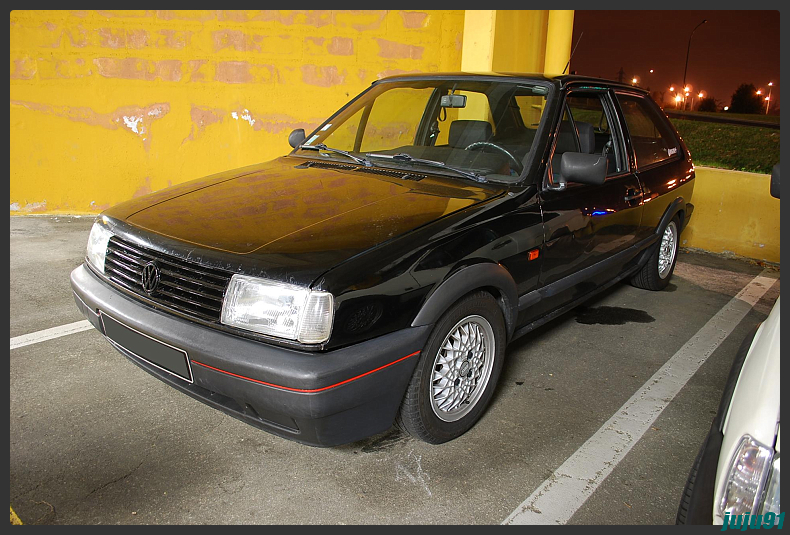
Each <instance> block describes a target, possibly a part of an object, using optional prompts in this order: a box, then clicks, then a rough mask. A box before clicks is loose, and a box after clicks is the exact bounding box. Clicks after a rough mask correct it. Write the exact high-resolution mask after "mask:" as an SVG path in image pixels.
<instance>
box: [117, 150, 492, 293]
mask: <svg viewBox="0 0 790 535" xmlns="http://www.w3.org/2000/svg"><path fill="white" fill-rule="evenodd" d="M341 162H342V161H340V160H334V161H333V162H332V164H330V165H338V164H339V165H338V167H334V168H328V167H326V165H327V164H328V163H329V162H319V160H318V159H316V160H305V159H303V158H298V157H283V158H279V159H277V160H274V161H272V162H268V163H265V164H261V165H257V166H252V167H247V168H244V169H240V170H236V171H235V172H226V173H222V174H219V175H214V176H211V177H208V178H205V179H199V180H196V181H192V182H189V183H185V184H181V185H179V186H175V187H172V188H167V189H164V190H161V191H159V192H156V193H154V194H151V195H147V196H145V197H140V198H137V199H133V200H131V201H128V202H126V203H122V204H120V205H117V206H116V207H113V208H112V209H110V210H108V211H107V212H105V215H108V216H111V217H113V218H115V219H118V220H121V221H125V222H126V223H128V224H130V225H132V226H133V227H136V228H139V229H144V230H146V231H149V232H152V233H155V234H157V235H160V236H164V237H166V238H169V239H171V240H172V242H173V243H174V242H178V243H183V244H184V245H185V247H172V243H171V249H172V250H171V251H169V252H171V253H172V254H177V255H178V254H179V252H182V253H183V252H185V251H186V254H189V255H190V257H191V258H195V257H196V255H195V251H194V250H193V249H194V247H193V246H196V247H197V248H200V249H206V250H209V254H208V257H211V258H215V259H216V258H222V265H223V267H226V268H228V267H230V268H233V266H234V265H236V264H238V265H246V266H248V267H249V266H250V265H253V264H254V265H260V266H262V267H263V268H264V269H265V268H266V267H267V266H268V267H271V268H274V267H275V266H277V271H279V273H280V276H276V277H275V278H286V275H285V274H286V272H288V273H289V274H288V276H287V278H288V280H294V277H293V276H294V275H295V272H296V271H306V273H304V275H305V277H307V278H309V277H313V276H317V275H319V274H320V273H321V272H323V271H325V270H326V269H329V268H331V267H333V266H334V265H336V264H338V263H340V262H342V261H344V260H346V259H347V258H349V257H351V256H353V255H356V254H358V253H360V252H362V251H365V250H367V249H370V248H372V247H376V246H377V245H379V244H381V243H382V242H385V241H388V240H390V239H392V238H395V237H397V236H401V235H403V234H406V233H408V232H409V231H411V230H413V229H415V228H417V227H420V226H423V225H425V224H427V223H430V222H432V221H435V220H437V219H439V218H441V217H443V216H445V215H447V214H450V213H453V212H456V211H458V210H462V209H464V208H467V207H469V206H472V205H474V204H476V203H479V202H482V201H484V200H486V199H489V198H491V197H493V196H497V195H499V194H501V193H502V189H501V188H497V187H489V186H488V185H478V184H475V183H472V182H470V181H467V180H463V179H454V178H448V177H443V176H437V175H425V178H423V179H422V180H413V179H403V178H399V177H396V176H387V175H386V174H382V173H391V171H385V170H383V169H381V168H358V167H357V166H355V165H347V164H346V163H345V162H342V163H341ZM407 172H408V171H407ZM415 172H416V171H415ZM400 173H402V171H400V172H397V171H396V174H400ZM179 256H180V255H179ZM242 257H246V258H242ZM267 259H268V260H270V261H269V262H267ZM297 268H298V269H297ZM234 270H237V269H234ZM238 270H239V271H245V272H249V271H250V270H249V269H241V268H238ZM296 278H298V279H302V280H305V279H304V277H296Z"/></svg>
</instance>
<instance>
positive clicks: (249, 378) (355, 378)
mask: <svg viewBox="0 0 790 535" xmlns="http://www.w3.org/2000/svg"><path fill="white" fill-rule="evenodd" d="M419 353H420V352H419V351H415V352H414V353H411V354H410V355H406V356H405V357H401V358H399V359H398V360H393V361H392V362H390V363H389V364H385V365H384V366H379V367H378V368H376V369H375V370H370V371H369V372H365V373H361V374H359V375H357V376H356V377H352V378H350V379H346V380H345V381H340V382H339V383H335V384H333V385H329V386H325V387H322V388H313V389H304V388H291V387H289V386H282V385H276V384H274V383H267V382H266V381H259V380H258V379H252V378H251V377H245V376H243V375H238V374H236V373H232V372H229V371H225V370H221V369H219V368H215V367H214V366H209V365H208V364H203V363H202V362H198V361H196V360H192V359H190V362H192V363H193V364H197V365H198V366H203V367H204V368H208V369H210V370H214V371H217V372H220V373H224V374H225V375H232V376H233V377H238V378H239V379H244V380H245V381H252V382H253V383H258V384H261V385H266V386H271V387H274V388H279V389H280V390H288V391H290V392H302V393H308V394H310V393H313V392H323V391H324V390H329V389H330V388H335V387H336V386H340V385H344V384H346V383H350V382H351V381H356V380H357V379H359V378H360V377H365V376H366V375H370V374H371V373H375V372H377V371H379V370H383V369H384V368H387V367H389V366H392V365H393V364H397V363H399V362H400V361H402V360H406V359H407V358H410V357H413V356H414V355H419Z"/></svg>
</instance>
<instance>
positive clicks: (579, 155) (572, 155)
mask: <svg viewBox="0 0 790 535" xmlns="http://www.w3.org/2000/svg"><path fill="white" fill-rule="evenodd" d="M606 167H607V166H606V157H605V156H602V155H601V154H587V153H584V152H565V153H563V154H562V160H561V161H560V174H561V175H562V178H564V179H565V181H566V182H579V183H581V184H591V185H593V186H600V185H601V184H603V183H604V181H605V180H606Z"/></svg>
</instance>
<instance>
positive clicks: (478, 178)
mask: <svg viewBox="0 0 790 535" xmlns="http://www.w3.org/2000/svg"><path fill="white" fill-rule="evenodd" d="M365 156H367V157H368V158H386V159H387V160H395V161H396V162H409V163H421V164H423V165H432V166H434V167H441V168H442V169H447V170H448V171H453V172H454V173H458V174H459V175H461V176H465V177H466V178H469V179H472V180H474V181H475V182H488V181H487V180H486V179H485V177H483V176H482V175H478V174H477V173H473V172H472V171H464V170H463V169H458V168H457V167H453V166H451V165H447V164H446V163H444V162H437V161H435V160H424V159H422V158H415V157H414V156H411V155H409V154H406V153H405V152H399V153H398V154H374V153H370V152H369V153H367V154H365Z"/></svg>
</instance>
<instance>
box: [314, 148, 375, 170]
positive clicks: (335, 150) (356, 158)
mask: <svg viewBox="0 0 790 535" xmlns="http://www.w3.org/2000/svg"><path fill="white" fill-rule="evenodd" d="M299 148H300V149H309V150H326V151H329V152H336V153H338V154H342V155H343V156H347V157H349V158H351V159H352V160H354V161H355V162H357V163H361V164H362V165H364V166H365V167H370V166H371V165H373V164H372V163H370V160H366V159H365V158H360V157H359V156H354V155H353V154H351V153H350V152H348V151H345V150H340V149H334V148H332V147H327V146H326V145H324V144H323V143H319V144H318V145H299Z"/></svg>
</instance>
